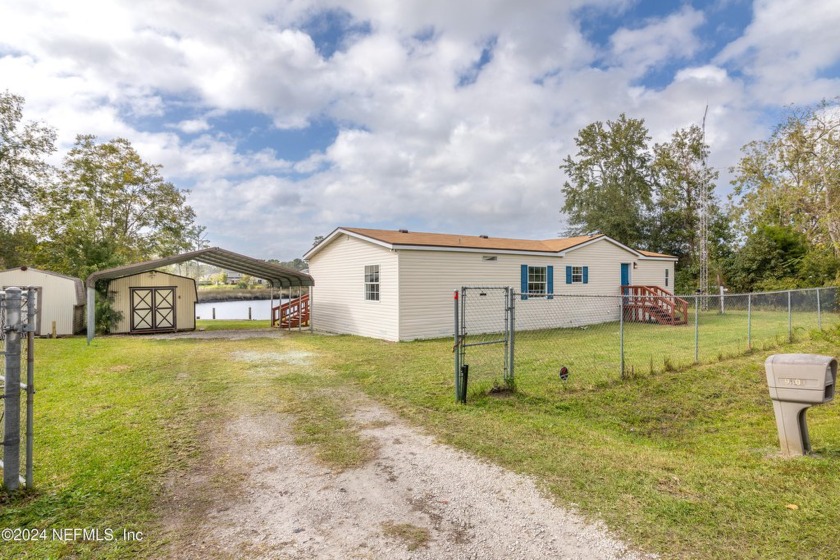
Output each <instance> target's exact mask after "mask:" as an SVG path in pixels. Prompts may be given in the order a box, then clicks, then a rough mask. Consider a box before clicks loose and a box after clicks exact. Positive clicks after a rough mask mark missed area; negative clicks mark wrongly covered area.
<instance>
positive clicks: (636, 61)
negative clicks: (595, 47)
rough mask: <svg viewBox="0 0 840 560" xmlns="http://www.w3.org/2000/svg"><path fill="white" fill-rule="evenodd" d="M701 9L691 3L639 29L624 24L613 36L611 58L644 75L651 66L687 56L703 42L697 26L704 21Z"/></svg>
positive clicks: (615, 62)
mask: <svg viewBox="0 0 840 560" xmlns="http://www.w3.org/2000/svg"><path fill="white" fill-rule="evenodd" d="M704 20H705V17H704V15H703V13H702V12H700V11H698V10H695V9H693V8H692V7H691V6H688V5H686V6H683V8H682V9H681V10H680V11H679V12H676V13H674V14H671V15H670V16H668V17H666V18H662V19H656V20H652V21H649V22H648V23H647V25H645V26H644V27H640V28H637V29H626V28H622V29H619V30H618V31H616V32H615V33H614V34H613V35H612V37H611V38H610V46H611V53H610V55H611V56H610V59H609V60H610V61H611V62H612V63H613V64H616V65H618V66H621V67H624V68H627V69H629V70H630V71H631V72H632V73H633V74H635V75H637V76H640V75H643V74H644V73H645V72H646V71H647V70H648V69H649V68H651V67H653V66H656V65H658V64H661V63H663V62H665V61H673V60H674V59H680V58H688V57H690V56H691V55H693V54H694V53H695V51H696V50H697V49H698V47H699V46H700V41H699V40H698V38H697V37H696V36H695V34H694V30H695V29H696V28H697V27H698V26H699V25H700V24H702V23H703V21H704Z"/></svg>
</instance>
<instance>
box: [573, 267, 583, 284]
mask: <svg viewBox="0 0 840 560" xmlns="http://www.w3.org/2000/svg"><path fill="white" fill-rule="evenodd" d="M572 284H583V266H576V265H572Z"/></svg>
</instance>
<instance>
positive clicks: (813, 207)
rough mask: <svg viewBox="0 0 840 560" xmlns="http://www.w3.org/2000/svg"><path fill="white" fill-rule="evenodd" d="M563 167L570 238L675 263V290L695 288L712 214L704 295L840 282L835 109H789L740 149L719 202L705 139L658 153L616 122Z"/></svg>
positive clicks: (835, 105) (675, 143)
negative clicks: (603, 239) (607, 241)
mask: <svg viewBox="0 0 840 560" xmlns="http://www.w3.org/2000/svg"><path fill="white" fill-rule="evenodd" d="M575 144H576V148H577V152H576V153H575V154H570V155H568V156H566V158H564V160H563V163H562V165H561V166H560V168H561V169H563V170H564V171H565V172H566V175H567V177H568V180H567V181H566V182H565V183H564V185H563V188H562V191H563V194H564V196H565V200H564V204H563V207H562V212H564V213H565V214H566V216H567V218H568V228H567V230H566V231H565V233H566V234H567V235H581V234H586V233H592V232H596V231H597V232H600V233H603V234H605V235H608V236H610V237H612V238H614V239H616V240H617V241H620V242H621V243H624V244H625V245H628V246H631V247H635V248H639V249H645V250H651V251H656V252H662V253H668V254H671V255H674V256H676V257H677V258H678V259H679V260H678V262H677V278H676V282H675V290H676V291H677V292H679V293H694V291H695V290H696V289H698V287H699V270H700V258H699V257H700V247H701V238H700V224H699V220H700V215H701V211H702V210H703V207H704V206H705V207H706V210H705V212H706V216H707V231H708V234H707V247H708V255H709V259H708V266H709V276H710V278H709V284H710V285H720V286H725V287H726V288H728V289H729V290H730V291H732V292H748V291H759V290H773V289H787V288H804V287H817V286H825V285H829V284H837V283H838V282H840V100H836V99H835V100H831V101H827V100H824V101H822V102H820V103H819V104H817V105H814V106H808V107H790V108H788V110H787V112H786V114H785V116H784V119H783V120H782V122H781V123H779V124H778V125H777V126H776V127H775V128H774V129H773V131H772V133H771V134H770V136H769V138H767V139H765V140H756V141H753V142H750V143H749V144H747V145H746V146H744V147H743V148H742V155H741V159H740V161H739V162H738V164H737V165H735V166H734V167H732V168H731V169H730V170H729V171H730V173H731V175H732V177H733V178H732V185H733V191H732V194H731V195H729V196H728V197H727V200H726V202H722V201H721V200H720V199H718V198H717V196H716V195H715V186H716V183H717V180H718V178H719V172H718V171H717V170H715V169H713V168H711V167H710V166H709V165H708V164H707V160H708V156H709V145H708V144H707V143H706V142H705V137H704V131H703V130H702V128H701V127H699V126H697V125H693V126H690V127H687V128H683V129H679V130H677V131H675V132H674V133H673V134H672V136H671V137H670V139H669V140H668V141H666V142H663V143H657V144H653V145H651V137H650V134H649V132H648V130H647V128H646V127H645V124H644V120H642V119H636V118H631V117H628V116H627V115H626V114H621V115H620V116H619V117H618V118H617V119H616V120H614V121H609V120H608V121H606V122H605V123H604V122H600V121H598V122H594V123H592V124H589V125H588V126H586V127H584V128H583V129H581V130H580V131H579V132H578V135H577V137H576V138H575Z"/></svg>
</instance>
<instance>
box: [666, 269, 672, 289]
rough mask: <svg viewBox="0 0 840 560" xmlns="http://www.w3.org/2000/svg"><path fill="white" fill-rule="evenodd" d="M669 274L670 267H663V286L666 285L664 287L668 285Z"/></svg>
mask: <svg viewBox="0 0 840 560" xmlns="http://www.w3.org/2000/svg"><path fill="white" fill-rule="evenodd" d="M670 275H671V269H670V268H666V269H665V287H666V288H667V287H668V277H669V276H670Z"/></svg>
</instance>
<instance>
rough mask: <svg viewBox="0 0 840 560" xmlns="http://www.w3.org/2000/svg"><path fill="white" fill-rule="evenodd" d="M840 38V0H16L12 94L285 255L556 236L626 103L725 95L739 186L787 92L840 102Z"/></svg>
mask: <svg viewBox="0 0 840 560" xmlns="http://www.w3.org/2000/svg"><path fill="white" fill-rule="evenodd" d="M838 29H840V2H837V1H836V0H756V1H754V2H749V1H745V0H712V1H708V2H700V1H687V2H666V1H656V2H653V1H642V0H638V1H632V0H595V1H565V2H564V1H559V0H518V1H516V2H514V1H512V0H482V1H463V2H456V1H453V0H399V1H395V0H343V1H330V0H323V1H322V0H238V1H236V2H231V1H230V0H144V1H137V0H109V1H106V2H101V1H97V2H94V1H92V0H74V1H70V2H69V1H66V0H26V1H17V2H11V1H7V2H2V3H0V90H9V91H10V92H12V93H16V94H20V95H23V96H24V97H25V98H26V102H27V103H26V107H25V118H27V119H32V120H43V121H45V122H47V123H49V124H50V125H52V126H54V127H55V128H56V129H57V130H58V134H59V139H60V142H61V148H62V152H63V151H66V149H67V148H68V147H69V146H70V145H71V144H72V142H73V139H74V137H75V135H76V134H80V133H91V134H95V135H97V136H99V137H100V139H102V140H108V139H111V138H113V137H117V136H121V137H125V138H128V139H129V140H130V141H131V142H132V143H133V144H134V146H135V147H136V148H137V149H138V150H139V151H140V153H141V154H142V155H143V156H144V158H146V159H147V160H148V161H150V162H153V163H160V164H163V166H164V176H165V177H166V178H167V179H168V180H170V181H172V182H173V183H175V184H176V185H178V186H179V187H181V188H185V189H190V190H191V194H190V195H189V203H190V204H191V205H192V206H193V207H194V208H195V209H196V211H197V213H198V217H199V221H200V223H202V224H203V225H205V226H206V227H207V237H208V239H209V241H210V243H211V244H212V245H218V246H222V247H225V248H228V249H231V250H234V251H240V252H244V253H247V254H250V255H252V256H256V257H261V258H272V257H274V258H280V259H283V260H286V259H291V258H294V257H298V256H300V255H302V254H303V253H304V252H305V251H306V250H307V249H308V248H309V247H310V246H311V244H312V239H313V237H314V236H316V235H326V234H328V233H329V232H330V231H332V230H333V229H334V228H335V227H337V226H342V225H343V226H357V227H382V228H390V229H397V228H408V229H411V230H416V231H436V232H452V233H465V234H488V235H491V236H499V237H501V236H507V237H523V238H546V237H554V236H557V235H558V234H559V233H560V232H562V230H563V228H564V221H563V217H562V216H561V215H560V214H559V208H560V207H561V205H562V202H563V201H562V193H561V187H562V184H563V181H564V176H563V173H562V172H561V171H560V169H559V168H558V166H559V164H560V163H561V161H562V159H563V157H564V156H566V155H567V154H570V153H574V151H575V146H574V138H575V135H576V134H577V131H578V130H579V129H580V128H582V127H584V126H585V125H587V124H589V123H590V122H593V121H595V120H607V119H614V118H616V117H617V116H618V115H619V114H620V113H621V112H626V113H627V114H628V115H629V116H633V117H639V118H644V119H645V121H646V123H647V125H648V127H649V128H650V131H651V134H652V136H653V139H654V141H664V140H666V139H667V137H668V136H669V135H670V134H671V133H672V132H673V131H674V130H675V129H677V128H680V127H685V126H688V125H690V124H693V123H698V124H699V122H700V121H701V119H702V117H703V111H704V108H705V106H706V105H707V104H708V106H709V115H708V118H707V125H706V129H707V139H708V141H709V143H710V145H711V149H712V159H711V163H712V164H713V165H714V166H716V167H717V168H718V169H720V170H721V171H722V180H721V184H720V185H719V187H718V192H719V194H720V195H725V194H726V193H728V192H729V191H730V187H729V185H728V184H727V173H726V172H725V170H726V169H727V168H728V167H729V166H731V165H733V164H734V163H735V162H736V161H737V160H738V158H739V153H740V148H741V146H742V145H743V144H745V143H746V142H748V141H750V140H753V139H760V138H764V137H766V136H767V134H768V133H769V131H770V130H771V128H772V126H773V124H775V123H776V122H778V120H779V118H780V115H781V114H782V111H783V109H784V107H785V106H786V105H789V104H791V103H795V104H810V103H813V102H816V101H818V100H820V99H822V98H827V97H834V96H837V95H838V94H840V40H838ZM57 160H60V154H59V156H57Z"/></svg>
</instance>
